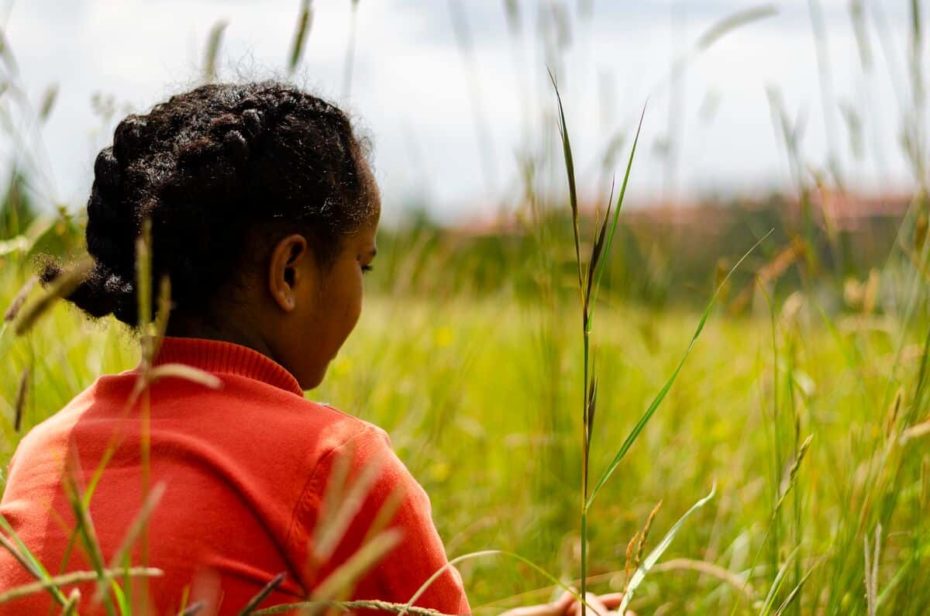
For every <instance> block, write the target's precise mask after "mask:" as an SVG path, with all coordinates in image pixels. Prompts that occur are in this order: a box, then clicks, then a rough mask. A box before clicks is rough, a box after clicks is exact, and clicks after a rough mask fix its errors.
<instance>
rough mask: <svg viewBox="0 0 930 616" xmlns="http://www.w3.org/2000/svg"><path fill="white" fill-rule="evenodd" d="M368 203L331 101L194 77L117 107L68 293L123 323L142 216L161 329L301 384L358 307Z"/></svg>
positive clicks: (357, 160)
mask: <svg viewBox="0 0 930 616" xmlns="http://www.w3.org/2000/svg"><path fill="white" fill-rule="evenodd" d="M379 214H380V199H379V194H378V188H377V186H376V184H375V181H374V179H373V177H372V173H371V170H370V168H369V165H368V162H367V160H366V152H365V148H364V146H363V144H362V143H361V142H360V141H359V139H358V138H357V137H356V136H355V135H354V133H353V129H352V125H351V123H350V121H349V119H348V118H347V116H346V115H345V114H344V113H343V112H342V111H341V110H339V109H338V108H336V107H335V106H333V105H331V104H329V103H327V102H325V101H323V100H321V99H319V98H317V97H315V96H312V95H310V94H307V93H305V92H302V91H300V90H298V89H296V88H294V87H292V86H289V85H284V84H281V83H275V82H265V83H247V84H241V85H238V84H211V85H205V86H201V87H199V88H196V89H194V90H192V91H190V92H186V93H184V94H179V95H177V96H173V97H172V98H170V99H169V100H168V101H167V102H164V103H160V104H158V105H156V106H155V107H154V108H153V109H152V110H151V111H150V112H149V113H147V114H144V115H130V116H129V117H127V118H126V119H124V120H123V121H122V122H120V124H119V126H117V128H116V131H115V133H114V137H113V145H112V147H107V148H105V149H104V150H102V151H101V152H100V154H99V155H98V156H97V160H96V163H95V165H94V184H93V189H92V191H91V196H90V199H89V201H88V204H87V215H88V220H87V232H86V235H87V248H88V251H89V252H90V254H91V256H92V257H93V258H94V260H95V267H94V269H93V271H92V273H91V274H90V276H89V277H88V278H87V280H86V281H85V282H84V283H83V284H82V285H81V286H80V287H79V288H78V289H77V290H76V291H75V292H74V293H73V294H72V295H71V296H70V297H69V299H70V300H71V301H72V302H74V303H75V304H76V305H78V306H79V307H80V308H81V309H83V310H84V311H85V312H86V313H88V314H89V315H91V316H93V317H102V316H105V315H108V314H113V315H115V316H116V318H117V319H119V320H120V321H123V322H124V323H127V324H129V325H135V324H136V322H137V308H136V306H137V300H136V289H135V286H136V285H135V276H136V274H135V269H136V268H135V253H136V251H135V242H136V238H137V237H139V235H140V233H141V230H142V227H143V223H144V221H146V220H151V224H152V244H153V246H152V272H153V276H154V278H155V279H156V280H157V279H160V278H161V276H163V275H167V276H168V277H169V278H170V280H171V299H172V304H173V309H172V313H171V321H170V325H169V333H172V334H175V335H184V336H201V337H213V338H221V339H226V340H231V341H234V342H239V343H241V344H246V345H249V346H252V347H254V348H256V349H258V350H260V351H262V352H265V353H266V354H268V355H270V356H271V357H272V358H273V359H275V360H276V361H278V362H279V363H281V364H282V365H284V367H285V368H287V369H288V370H290V371H291V372H292V373H293V374H294V375H295V376H296V377H297V379H298V380H299V381H300V383H301V385H302V386H303V387H304V388H310V387H313V386H315V385H317V384H319V382H320V381H321V380H322V378H323V375H324V373H325V370H326V366H327V364H328V363H329V361H330V360H331V359H332V358H333V356H335V354H336V352H337V351H338V349H339V347H340V346H341V345H342V343H343V342H344V341H345V338H346V337H347V336H348V334H349V332H350V331H351V330H352V328H353V327H354V326H355V323H356V321H357V319H358V315H359V311H360V309H361V274H362V271H363V270H364V269H367V267H368V265H369V263H370V261H371V259H372V258H373V257H374V252H375V246H374V235H375V229H376V227H377V222H378V217H379ZM55 275H56V269H55V268H54V267H50V268H48V269H47V271H46V273H45V276H44V278H45V279H46V280H50V279H51V278H53V277H54V276H55Z"/></svg>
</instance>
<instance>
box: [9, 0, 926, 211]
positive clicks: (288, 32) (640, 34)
mask: <svg viewBox="0 0 930 616" xmlns="http://www.w3.org/2000/svg"><path fill="white" fill-rule="evenodd" d="M352 4H353V3H352V1H351V0H313V2H312V11H313V19H312V25H311V28H310V32H309V38H308V39H307V45H306V48H305V51H304V55H303V57H302V60H301V64H300V65H299V68H298V70H297V72H296V74H295V75H294V79H295V81H296V82H297V83H298V84H300V85H301V86H302V87H306V88H309V89H311V90H312V91H314V92H316V93H318V94H321V95H323V96H325V97H328V98H330V99H331V100H333V101H334V102H336V103H337V104H340V105H341V106H343V107H344V108H346V109H348V110H349V111H350V112H351V113H352V115H353V117H354V118H355V121H356V123H357V125H358V126H359V128H360V130H361V131H362V133H363V134H364V135H365V136H366V137H367V138H368V139H369V140H370V141H371V143H372V144H373V153H372V156H373V163H374V167H375V171H376V177H377V178H378V181H379V183H380V185H381V188H382V194H383V201H384V204H385V217H386V218H388V219H392V218H401V217H402V216H403V215H405V214H406V213H409V212H410V211H411V210H412V209H416V208H424V209H426V210H427V211H428V212H429V213H430V214H431V215H432V216H434V217H436V218H438V219H441V220H468V219H475V218H481V217H486V216H489V215H491V214H493V213H495V212H498V211H500V210H501V209H502V208H503V209H506V208H510V207H514V204H515V203H517V202H518V201H519V199H520V195H521V194H522V193H523V189H524V183H523V180H522V179H521V178H523V177H525V175H523V174H522V173H521V169H525V168H526V161H528V160H535V161H537V168H538V170H539V174H538V176H537V177H538V179H537V180H536V187H537V188H539V189H544V190H547V191H550V193H551V194H556V195H557V194H563V193H564V170H563V169H562V168H561V167H560V166H559V164H560V163H559V160H558V157H557V152H558V150H557V145H558V141H557V140H558V138H559V133H558V130H559V128H558V123H557V118H556V116H555V114H554V110H555V106H554V105H555V95H554V91H553V88H552V85H551V82H550V80H549V76H548V73H547V71H551V72H552V73H553V75H554V76H555V79H556V80H557V82H558V84H559V89H560V91H561V95H562V99H563V102H564V104H565V112H566V122H567V125H568V128H569V131H570V134H571V139H572V146H573V150H574V152H575V156H576V159H577V171H578V176H579V186H580V190H581V191H582V193H583V195H585V198H593V197H595V196H596V195H598V194H601V193H602V192H606V191H607V190H608V189H609V186H610V182H611V178H612V177H618V176H619V177H622V171H623V167H624V165H625V159H626V156H627V155H628V151H629V147H630V144H631V138H632V134H633V131H634V129H635V127H636V124H637V121H638V119H639V117H640V114H641V113H642V112H643V109H644V108H645V115H644V120H643V125H642V137H641V142H640V148H639V150H638V153H637V157H636V160H635V163H634V168H633V173H632V176H631V183H630V196H631V197H630V198H631V201H632V202H633V203H634V204H636V203H639V204H646V203H654V202H662V201H676V202H680V201H685V202H693V201H698V200H703V199H708V198H712V197H722V198H727V197H731V196H735V195H749V196H753V195H760V194H763V193H765V192H766V191H770V190H787V191H790V190H792V189H793V187H794V186H795V183H794V178H795V176H794V175H793V174H792V167H791V166H790V165H789V156H788V153H787V150H786V147H785V144H784V142H783V140H782V139H781V137H780V132H779V130H778V128H777V126H776V124H777V123H776V122H775V121H773V117H774V116H773V104H772V101H773V100H776V99H777V100H778V101H781V102H780V105H781V107H783V109H784V110H785V117H787V118H788V121H789V123H790V124H791V125H792V127H794V128H795V129H796V130H795V134H796V137H797V142H798V151H799V152H800V159H801V165H800V168H801V170H802V171H801V172H802V174H804V175H805V177H808V176H809V175H810V174H811V173H813V172H819V171H822V170H825V169H833V170H834V171H835V173H834V176H835V178H838V179H840V180H841V181H842V182H843V183H844V184H845V185H847V186H849V187H851V188H854V189H858V190H864V191H870V192H886V191H893V190H906V189H908V188H910V187H911V186H912V185H913V183H914V175H913V173H912V172H911V166H910V165H909V164H908V163H907V160H906V158H905V157H904V156H903V154H902V148H901V145H900V143H901V136H902V131H903V130H904V127H905V124H904V121H905V120H904V118H905V112H904V111H903V110H906V109H908V108H909V102H908V101H909V100H910V98H909V97H910V96H911V94H910V90H909V87H908V83H909V82H908V75H909V73H908V63H907V57H908V56H907V52H908V40H909V38H908V37H909V32H910V29H909V28H910V26H909V13H908V10H909V6H910V2H909V0H862V2H861V5H862V6H863V7H864V15H865V20H864V22H863V23H864V25H863V27H862V33H863V34H862V36H861V37H860V38H859V39H857V36H856V29H855V27H854V20H852V19H851V17H850V15H851V13H850V6H851V5H855V4H857V3H856V2H854V1H853V2H850V0H782V1H776V2H770V3H764V2H758V3H757V2H755V0H509V1H508V0H359V1H358V3H357V5H356V8H357V10H356V13H355V17H354V23H355V28H354V32H355V37H354V41H355V45H354V53H352V54H351V56H350V54H349V53H348V50H349V49H350V41H351V40H352V32H353V28H352V23H353V13H352ZM508 6H509V7H510V8H511V9H514V7H515V9H514V12H511V13H508ZM0 7H3V8H2V9H0V19H2V21H0V24H2V28H3V33H4V35H5V38H6V40H7V43H8V48H9V49H11V50H12V53H13V55H14V56H15V63H16V66H17V76H16V79H17V81H18V84H19V85H20V86H21V87H22V89H23V90H24V91H25V93H26V94H27V96H28V98H29V100H30V101H31V106H32V107H33V108H37V107H38V106H39V105H40V103H41V100H42V99H43V96H44V93H45V92H46V91H47V90H48V88H49V87H52V86H54V87H57V89H58V90H57V91H58V95H57V99H56V102H55V106H54V107H53V109H52V112H51V115H50V116H49V117H48V119H47V121H45V122H44V123H43V124H41V125H39V124H37V123H36V122H35V120H34V118H31V117H30V113H29V112H28V108H27V107H23V106H21V105H19V104H13V103H10V102H9V101H7V105H8V107H9V108H11V109H12V111H11V117H12V120H10V122H12V124H13V126H14V127H15V129H16V131H17V134H19V135H20V137H19V138H21V139H22V140H23V142H24V143H25V144H26V146H23V145H22V144H21V143H19V142H14V141H13V140H12V138H11V137H10V132H9V130H7V131H6V132H4V133H3V139H4V141H5V143H3V144H2V146H3V147H2V148H0V149H2V152H5V153H6V154H5V155H6V162H5V163H4V164H5V166H6V168H7V169H8V168H9V158H8V155H9V153H10V152H11V151H15V150H18V151H23V150H24V149H28V150H29V151H30V152H32V154H33V160H34V163H33V167H34V169H35V170H36V172H35V173H34V175H36V176H37V177H38V178H39V179H38V180H37V181H36V182H35V184H36V186H37V188H36V192H37V196H38V197H39V198H40V200H41V201H43V202H47V203H50V204H67V205H68V206H69V207H72V208H79V207H82V206H83V204H84V203H85V202H86V198H87V195H88V193H89V188H90V183H91V181H92V178H93V160H94V157H95V156H96V153H97V151H98V150H99V149H100V148H101V147H104V146H105V145H107V144H108V143H109V141H110V139H111V137H112V129H113V127H114V122H115V120H118V119H119V118H120V117H122V115H125V113H128V112H131V111H134V112H142V111H145V110H146V109H147V108H149V107H151V106H152V105H153V104H154V103H156V102H158V101H160V100H163V99H164V98H166V97H168V96H170V95H171V94H173V93H176V92H179V91H182V90H184V89H187V88H189V87H192V86H194V85H196V84H197V83H198V82H199V80H200V79H201V76H202V70H203V58H204V49H205V47H206V43H207V39H208V36H209V33H210V30H211V28H213V27H214V25H215V24H217V23H218V22H220V21H223V22H225V24H226V27H225V30H224V34H223V38H222V43H221V47H220V63H219V78H220V79H236V80H242V79H264V78H269V77H280V78H286V77H287V71H286V66H287V58H288V54H289V50H290V46H291V41H292V39H293V34H294V29H295V24H296V21H297V16H298V13H299V10H300V0H260V1H259V0H28V1H26V0H20V1H18V2H10V0H0ZM759 7H762V8H761V9H760V12H759V13H758V14H759V15H762V14H763V12H765V13H766V14H767V13H769V12H770V13H771V15H768V16H766V17H764V18H760V19H757V20H755V21H752V22H751V23H747V24H745V25H743V26H742V27H740V28H737V29H733V30H730V31H728V32H726V33H725V34H724V35H723V36H721V37H719V38H717V39H716V40H715V41H714V42H713V44H712V45H710V46H709V47H707V48H706V49H705V48H701V47H700V44H699V41H701V40H702V37H705V40H706V36H705V35H706V34H707V33H708V32H709V31H712V30H713V28H714V27H715V26H717V25H719V24H720V23H721V22H723V21H724V20H726V19H727V18H728V17H730V16H732V15H734V14H735V13H740V12H745V11H753V10H755V9H756V8H759ZM763 9H771V10H770V11H768V10H765V11H763ZM812 10H813V11H815V14H814V16H815V17H816V15H817V14H820V15H821V16H822V23H823V31H824V32H825V36H824V37H823V38H822V39H821V40H822V41H823V46H822V47H821V51H822V53H821V54H820V56H818V48H817V46H816V45H815V29H814V27H813V25H812V24H813V23H815V22H814V21H812ZM860 43H863V45H860ZM923 55H926V50H924V51H923ZM347 57H352V58H353V60H352V62H351V66H352V71H351V80H350V81H348V82H347V80H346V64H347ZM818 57H819V58H820V62H818ZM2 66H3V70H4V71H6V73H7V74H9V70H10V69H9V65H8V64H3V65H2ZM673 67H678V69H679V70H677V71H676V70H674V68H673ZM94 99H96V100H97V101H98V104H97V105H96V106H95V105H94V104H93V102H92V101H93V100H94ZM100 100H104V101H112V103H113V104H112V106H113V108H114V109H115V112H114V114H113V115H111V116H110V117H104V114H101V113H100V111H99V108H100V105H99V101H100ZM95 107H96V108H97V110H96V111H95ZM611 149H613V151H614V153H615V155H614V156H613V157H612V158H611V157H607V160H608V163H607V164H606V165H605V163H604V161H605V153H606V152H608V151H609V150H611ZM831 160H832V161H835V162H834V163H833V164H832V165H831V164H828V163H829V161H831Z"/></svg>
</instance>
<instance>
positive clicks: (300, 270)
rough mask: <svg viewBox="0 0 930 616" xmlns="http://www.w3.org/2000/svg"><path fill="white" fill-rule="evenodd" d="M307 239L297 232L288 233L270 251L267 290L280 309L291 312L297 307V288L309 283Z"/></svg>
mask: <svg viewBox="0 0 930 616" xmlns="http://www.w3.org/2000/svg"><path fill="white" fill-rule="evenodd" d="M312 259H313V256H312V255H311V254H310V247H309V246H308V245H307V240H306V238H305V237H304V236H302V235H300V234H299V233H294V234H291V235H288V236H287V237H285V238H284V239H282V240H281V241H279V242H278V243H277V244H275V246H274V248H273V249H272V251H271V260H270V261H269V263H268V291H269V292H270V293H271V297H272V298H273V299H274V302H275V303H276V304H277V305H278V307H279V308H281V310H283V311H285V312H293V310H294V309H295V308H297V301H298V293H297V288H298V287H299V286H301V285H306V284H310V283H311V282H312V281H310V280H307V272H308V271H312V269H311V268H307V265H311V264H310V263H308V261H310V260H312Z"/></svg>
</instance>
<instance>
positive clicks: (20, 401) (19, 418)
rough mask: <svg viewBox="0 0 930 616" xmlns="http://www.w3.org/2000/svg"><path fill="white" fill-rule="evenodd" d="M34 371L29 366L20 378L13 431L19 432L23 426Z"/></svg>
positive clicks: (14, 410) (14, 404) (14, 409)
mask: <svg viewBox="0 0 930 616" xmlns="http://www.w3.org/2000/svg"><path fill="white" fill-rule="evenodd" d="M31 374H32V371H31V370H30V369H29V367H28V366H27V367H26V369H25V370H23V374H22V376H20V377H19V387H18V388H17V389H16V401H15V402H14V403H13V430H15V431H16V432H19V430H20V428H22V425H23V412H24V411H25V409H26V399H27V398H28V396H29V378H30V375H31Z"/></svg>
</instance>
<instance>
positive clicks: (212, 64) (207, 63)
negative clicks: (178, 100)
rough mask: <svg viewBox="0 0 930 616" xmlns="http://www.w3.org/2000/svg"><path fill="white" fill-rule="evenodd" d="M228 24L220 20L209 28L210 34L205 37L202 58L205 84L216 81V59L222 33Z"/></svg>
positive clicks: (218, 53)
mask: <svg viewBox="0 0 930 616" xmlns="http://www.w3.org/2000/svg"><path fill="white" fill-rule="evenodd" d="M228 25H229V24H228V23H227V22H226V21H225V20H220V21H218V22H216V23H215V24H213V27H212V28H210V34H209V36H208V37H207V48H206V50H205V51H204V58H203V80H204V81H205V82H207V83H211V82H213V81H216V76H217V72H218V71H217V66H218V64H217V59H218V58H219V55H220V45H221V44H222V42H223V33H224V32H225V31H226V26H228Z"/></svg>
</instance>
